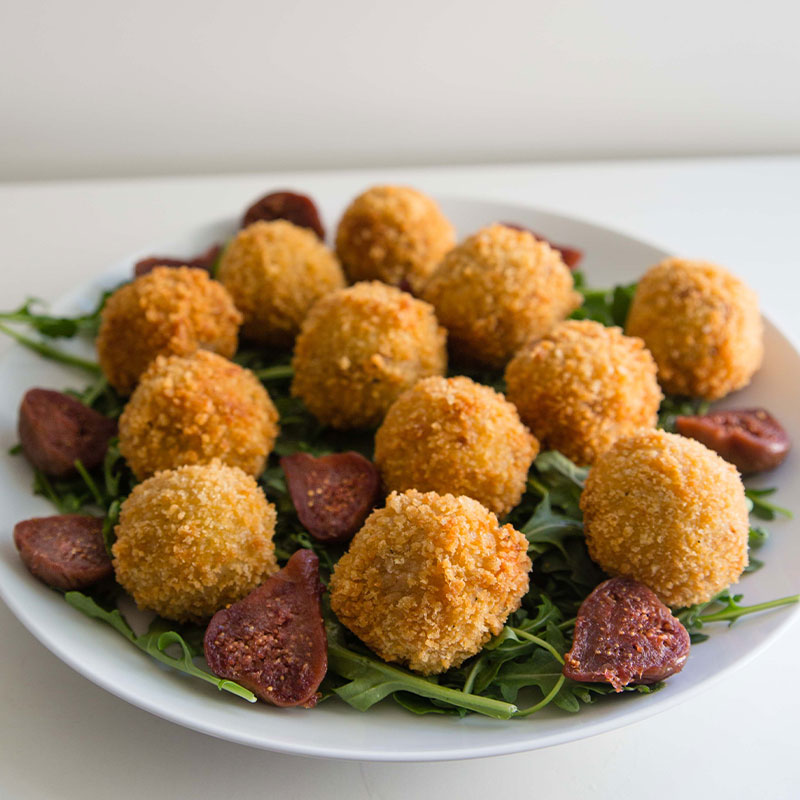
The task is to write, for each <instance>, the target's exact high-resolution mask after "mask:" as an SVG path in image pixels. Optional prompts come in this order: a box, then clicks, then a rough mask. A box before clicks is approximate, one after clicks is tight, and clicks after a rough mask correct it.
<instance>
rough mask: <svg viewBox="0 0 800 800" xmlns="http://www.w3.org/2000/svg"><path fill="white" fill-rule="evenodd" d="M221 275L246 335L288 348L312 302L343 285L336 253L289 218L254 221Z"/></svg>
mask: <svg viewBox="0 0 800 800" xmlns="http://www.w3.org/2000/svg"><path fill="white" fill-rule="evenodd" d="M217 278H218V279H219V281H221V283H222V285H223V286H224V287H225V288H226V289H227V290H228V291H229V292H230V294H231V297H233V302H234V303H235V304H236V308H238V309H239V311H241V312H242V315H243V316H244V322H243V323H242V336H243V337H244V338H246V339H250V340H251V341H254V342H257V343H259V344H263V345H270V346H274V347H289V346H291V344H292V342H293V341H294V339H295V337H296V336H297V333H298V331H299V330H300V325H301V324H302V322H303V320H304V319H305V317H306V314H308V311H309V309H310V308H311V306H313V305H314V303H316V301H317V300H319V298H320V297H323V296H324V295H326V294H328V293H329V292H332V291H335V290H336V289H341V288H342V287H343V286H344V285H345V280H344V275H343V274H342V269H341V267H340V266H339V262H338V261H337V259H336V256H335V255H334V254H333V253H332V252H331V251H330V250H329V249H328V248H327V247H326V246H325V245H324V244H323V243H322V242H321V241H320V240H319V238H317V236H316V235H315V234H314V232H313V231H311V230H309V229H307V228H301V227H299V226H297V225H293V224H292V223H291V222H287V221H286V220H274V221H273V222H264V221H263V220H262V221H259V222H254V223H253V224H252V225H248V226H247V227H246V228H243V229H242V230H240V231H239V233H238V234H236V237H235V238H234V239H233V241H231V242H230V243H229V244H228V246H227V247H226V248H225V250H224V252H223V254H222V258H221V259H220V262H219V269H218V270H217Z"/></svg>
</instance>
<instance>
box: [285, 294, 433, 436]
mask: <svg viewBox="0 0 800 800" xmlns="http://www.w3.org/2000/svg"><path fill="white" fill-rule="evenodd" d="M445 336H446V334H445V331H444V329H443V328H441V327H439V324H438V322H437V321H436V317H435V316H434V313H433V309H432V308H431V307H430V306H429V305H428V304H427V303H423V302H422V301H421V300H415V299H414V298H413V297H412V296H411V295H410V294H408V293H407V292H402V291H400V289H395V288H394V287H393V286H387V285H386V284H385V283H379V282H378V281H370V282H365V283H357V284H355V285H354V286H350V287H349V288H347V289H341V290H340V291H338V292H334V293H332V294H329V295H327V296H326V297H323V298H322V300H320V301H319V302H318V303H317V304H316V305H315V306H314V308H312V309H311V312H310V313H309V315H308V317H307V318H306V320H305V322H304V323H303V328H302V330H301V332H300V335H299V336H298V337H297V342H296V344H295V349H294V359H293V362H292V363H293V366H294V381H293V382H292V394H293V395H294V396H295V397H300V398H302V400H303V401H304V402H305V404H306V407H307V408H308V410H309V411H310V412H311V413H312V414H313V415H314V416H315V417H316V418H317V419H318V420H319V421H320V422H322V423H323V424H326V425H331V426H332V427H334V428H370V427H374V426H376V425H378V424H379V423H380V422H381V420H382V419H383V417H384V415H385V414H386V411H387V409H388V408H389V406H390V405H391V404H392V403H393V402H394V401H395V400H396V399H397V397H398V396H399V395H400V394H401V393H402V392H404V391H405V390H406V389H408V388H409V387H410V386H413V385H414V384H415V383H416V382H417V381H418V380H419V379H420V378H425V377H427V376H428V375H442V374H443V373H444V371H445V368H446V367H447V352H446V349H445Z"/></svg>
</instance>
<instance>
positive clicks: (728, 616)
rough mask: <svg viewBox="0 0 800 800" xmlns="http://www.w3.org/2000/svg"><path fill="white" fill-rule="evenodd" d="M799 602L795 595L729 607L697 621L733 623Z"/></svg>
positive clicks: (699, 617)
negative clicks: (748, 615) (745, 617)
mask: <svg viewBox="0 0 800 800" xmlns="http://www.w3.org/2000/svg"><path fill="white" fill-rule="evenodd" d="M799 602H800V594H793V595H790V596H789V597H781V598H779V599H778V600H770V601H768V602H766V603H756V605H753V606H729V607H728V608H723V609H722V611H716V612H714V613H713V614H701V615H700V616H698V617H697V619H698V620H699V621H701V622H702V623H703V624H705V623H706V622H724V621H726V620H728V621H730V622H733V621H735V620H737V619H739V617H743V616H745V615H746V614H755V613H756V612H758V611H766V610H767V609H769V608H778V607H779V606H788V605H792V604H793V603H799Z"/></svg>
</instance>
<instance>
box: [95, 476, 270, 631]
mask: <svg viewBox="0 0 800 800" xmlns="http://www.w3.org/2000/svg"><path fill="white" fill-rule="evenodd" d="M275 519H276V515H275V507H274V506H273V505H272V504H271V503H268V502H267V501H266V499H265V497H264V493H263V492H262V491H261V489H260V488H259V486H258V484H256V482H255V480H254V479H253V478H252V477H251V476H250V475H247V474H245V473H244V472H242V470H240V469H239V468H238V467H229V466H226V465H224V464H222V463H221V462H220V461H213V462H211V463H210V464H200V465H193V466H187V467H178V469H173V470H166V471H164V472H157V473H156V474H155V475H154V476H153V477H152V478H148V479H147V480H146V481H144V482H143V483H140V484H138V485H137V486H135V487H134V489H133V491H132V492H131V493H130V495H129V496H128V498H127V499H126V500H125V502H124V503H123V504H122V508H121V510H120V515H119V524H118V525H117V526H116V529H115V531H116V535H117V540H116V542H115V543H114V546H113V547H112V549H111V552H112V555H113V562H114V572H115V574H116V577H117V581H118V582H119V583H120V585H121V586H122V587H123V589H125V590H126V591H127V592H128V593H130V594H131V595H132V596H133V599H134V600H135V601H136V604H137V605H138V606H139V608H142V609H147V610H150V611H155V612H156V613H157V614H160V615H161V616H162V617H166V618H167V619H174V620H178V621H179V622H183V621H187V620H192V621H195V622H202V621H205V620H207V619H208V618H209V617H210V616H212V615H213V614H214V613H215V612H216V611H218V610H219V609H220V608H223V607H224V606H226V605H228V604H230V603H235V602H236V601H238V600H241V599H242V598H243V597H245V596H246V595H247V594H249V593H250V591H252V590H253V589H255V587H256V586H258V585H259V584H260V583H262V582H263V581H264V580H265V579H266V578H267V577H268V576H269V575H271V574H272V573H273V572H277V570H278V565H277V563H276V561H275V552H274V549H275V548H274V545H273V543H272V535H273V533H274V532H275Z"/></svg>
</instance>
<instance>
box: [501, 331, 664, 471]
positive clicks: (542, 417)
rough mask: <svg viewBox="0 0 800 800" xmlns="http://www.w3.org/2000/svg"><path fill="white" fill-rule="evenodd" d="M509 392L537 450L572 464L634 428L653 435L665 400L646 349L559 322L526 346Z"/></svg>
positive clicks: (588, 459) (587, 460)
mask: <svg viewBox="0 0 800 800" xmlns="http://www.w3.org/2000/svg"><path fill="white" fill-rule="evenodd" d="M506 386H507V389H506V393H507V395H508V399H509V400H510V401H511V402H512V403H514V405H515V406H516V407H517V408H518V409H519V415H520V417H521V418H522V420H523V422H524V423H525V424H526V425H527V426H528V427H529V428H530V429H531V431H532V432H533V433H534V435H535V436H537V437H538V438H539V439H540V440H541V442H542V446H543V447H546V448H548V449H552V450H559V451H561V452H562V453H563V454H564V455H565V456H567V457H568V458H570V459H572V460H573V461H574V462H575V463H577V464H582V465H585V464H593V463H594V462H595V459H596V458H597V457H598V456H599V455H600V453H602V452H604V451H605V450H607V449H608V448H609V447H610V446H611V445H612V444H614V442H615V441H616V440H617V439H619V438H620V437H622V436H627V435H629V434H631V433H633V432H634V431H635V430H637V429H638V428H655V426H656V423H657V421H658V407H659V405H660V404H661V400H662V399H663V396H662V394H661V390H660V389H659V388H658V381H657V380H656V363H655V361H653V357H652V356H651V355H650V353H649V351H648V350H646V349H645V347H644V342H642V340H641V339H636V338H633V337H631V336H623V335H622V331H621V330H620V329H619V328H607V327H605V326H604V325H600V324H599V323H597V322H591V321H590V320H581V321H577V320H571V321H569V322H562V323H561V324H559V325H557V326H556V327H555V328H553V330H552V331H550V333H548V334H546V335H545V336H544V337H543V338H542V339H539V340H538V341H534V342H529V343H528V344H527V345H524V346H523V347H522V348H521V349H520V350H519V351H518V352H517V354H516V355H515V356H514V358H513V359H511V361H510V362H509V364H508V367H507V368H506Z"/></svg>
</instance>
